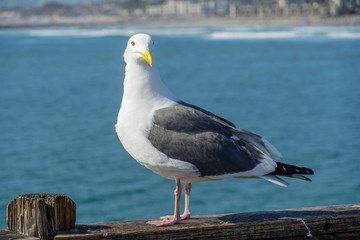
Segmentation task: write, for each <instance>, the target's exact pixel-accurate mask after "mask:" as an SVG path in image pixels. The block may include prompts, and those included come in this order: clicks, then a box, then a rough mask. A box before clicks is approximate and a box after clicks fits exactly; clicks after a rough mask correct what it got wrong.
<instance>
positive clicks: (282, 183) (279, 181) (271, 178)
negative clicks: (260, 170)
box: [261, 175, 289, 187]
mask: <svg viewBox="0 0 360 240" xmlns="http://www.w3.org/2000/svg"><path fill="white" fill-rule="evenodd" d="M261 178H262V179H264V180H266V181H269V182H271V183H274V184H277V185H279V186H281V187H287V186H288V185H289V183H288V182H286V181H284V180H282V179H281V178H279V177H278V176H275V175H274V176H272V175H266V176H261Z"/></svg>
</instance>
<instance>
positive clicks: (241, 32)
mask: <svg viewBox="0 0 360 240" xmlns="http://www.w3.org/2000/svg"><path fill="white" fill-rule="evenodd" d="M206 38H208V39H213V40H241V39H291V38H302V39H307V38H309V39H313V38H341V39H358V38H360V27H358V26H356V27H337V26H328V27H324V26H305V27H283V28H281V27H254V28H227V29H226V31H224V29H219V31H214V32H211V33H209V34H208V35H207V36H206Z"/></svg>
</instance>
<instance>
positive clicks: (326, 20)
mask: <svg viewBox="0 0 360 240" xmlns="http://www.w3.org/2000/svg"><path fill="white" fill-rule="evenodd" d="M138 25H142V26H164V27H171V26H173V27H206V26H251V25H253V26H254V25H255V26H257V25H258V26H319V25H322V26H360V15H345V16H341V17H321V16H293V17H263V18H258V17H246V18H241V17H238V18H224V17H211V18H198V17H192V18H186V19H180V18H178V19H165V18H164V19H145V18H144V19H135V18H126V19H123V18H122V19H120V18H118V17H111V16H98V17H91V18H71V17H61V18H55V19H54V18H44V17H43V18H28V19H27V18H22V19H18V20H16V21H12V22H5V23H4V22H3V23H0V30H1V29H18V28H46V27H49V28H50V27H96V26H98V27H111V26H114V27H115V26H126V27H128V26H138Z"/></svg>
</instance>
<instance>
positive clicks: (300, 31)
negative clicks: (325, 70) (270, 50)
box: [22, 26, 360, 40]
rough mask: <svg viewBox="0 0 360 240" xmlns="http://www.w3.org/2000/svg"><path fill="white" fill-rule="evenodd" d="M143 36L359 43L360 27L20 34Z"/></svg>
mask: <svg viewBox="0 0 360 240" xmlns="http://www.w3.org/2000/svg"><path fill="white" fill-rule="evenodd" d="M139 32H145V33H149V34H151V35H154V36H167V37H184V36H193V37H199V38H204V39H210V40H241V39H294V38H302V39H307V38H309V39H312V38H331V39H335V38H339V39H360V27H359V26H354V27H333V26H315V27H314V26H304V27H264V26H237V27H162V26H159V27H156V26H154V27H145V26H135V27H130V26H129V27H104V28H98V27H97V28H95V27H94V28H91V27H88V28H81V27H68V28H43V29H27V30H23V32H22V33H23V34H25V35H29V36H35V37H86V38H91V37H108V36H120V37H129V36H131V35H133V34H135V33H139Z"/></svg>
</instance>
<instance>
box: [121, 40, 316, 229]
mask: <svg viewBox="0 0 360 240" xmlns="http://www.w3.org/2000/svg"><path fill="white" fill-rule="evenodd" d="M153 56H154V41H153V39H152V37H151V36H149V35H147V34H136V35H134V36H132V37H130V39H129V41H128V43H127V46H126V50H125V52H124V61H125V63H126V67H125V79H124V92H123V98H122V102H121V107H120V111H119V114H118V118H117V123H116V124H115V130H116V132H117V135H118V137H119V139H120V141H121V143H122V145H123V147H124V148H125V150H126V151H127V152H128V153H129V154H130V155H131V156H132V157H133V158H134V159H135V160H136V161H137V162H139V163H140V164H141V165H143V166H144V167H146V168H148V169H150V170H152V171H153V172H154V173H157V174H158V175H160V176H162V177H164V178H167V179H171V180H175V182H176V188H175V191H174V193H175V209H174V215H170V216H164V217H161V218H160V220H155V221H148V222H147V223H148V224H152V225H155V226H158V227H161V226H169V225H173V224H177V223H179V222H180V221H181V220H185V219H188V218H190V191H191V184H192V183H196V182H201V181H213V180H222V179H226V178H261V179H265V180H267V181H269V182H271V183H275V184H277V185H280V186H282V187H286V186H288V183H287V182H286V181H284V180H283V179H281V178H280V177H278V176H286V177H294V178H299V179H302V180H307V181H311V180H310V179H309V178H307V177H305V176H303V175H302V174H314V172H313V171H312V170H311V169H309V168H304V167H297V166H294V165H289V164H285V163H281V162H279V161H278V160H279V159H280V158H281V157H282V156H281V154H280V152H279V151H278V150H277V149H276V148H275V147H274V146H273V145H271V144H270V143H269V142H268V141H267V140H266V139H265V138H264V137H262V136H260V135H258V134H255V133H253V132H251V131H248V130H244V129H237V128H236V127H235V125H234V124H233V123H232V122H230V121H228V120H226V119H224V118H222V117H220V116H217V115H215V114H213V113H211V112H209V111H206V110H204V109H202V108H200V107H197V106H195V105H191V104H188V103H186V102H183V101H182V100H180V99H179V98H178V97H176V96H175V95H174V94H173V93H172V92H171V91H170V90H169V89H168V88H167V87H166V86H165V84H164V83H163V82H162V80H161V78H160V75H159V72H158V68H157V66H156V61H155V58H154V57H153ZM182 183H184V191H185V210H184V213H183V214H181V215H180V211H179V208H180V197H181V191H182Z"/></svg>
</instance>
